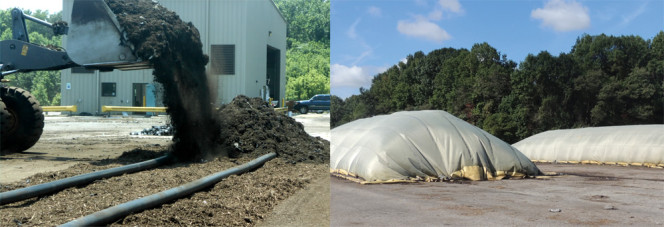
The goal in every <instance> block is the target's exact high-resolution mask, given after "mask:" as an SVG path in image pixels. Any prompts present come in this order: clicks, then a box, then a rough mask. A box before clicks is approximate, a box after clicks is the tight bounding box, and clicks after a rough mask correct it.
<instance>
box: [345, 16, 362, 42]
mask: <svg viewBox="0 0 664 227" xmlns="http://www.w3.org/2000/svg"><path fill="white" fill-rule="evenodd" d="M360 21H361V19H360V18H357V20H355V22H353V24H351V25H350V27H349V28H348V30H347V31H346V35H348V37H350V38H351V39H356V38H357V32H355V27H357V24H359V23H360Z"/></svg>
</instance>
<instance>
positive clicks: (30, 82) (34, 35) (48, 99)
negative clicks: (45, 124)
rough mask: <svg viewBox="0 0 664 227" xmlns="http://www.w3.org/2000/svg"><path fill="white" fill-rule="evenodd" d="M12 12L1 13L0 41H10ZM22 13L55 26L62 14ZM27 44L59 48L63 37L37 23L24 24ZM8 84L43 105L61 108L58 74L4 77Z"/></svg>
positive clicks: (49, 72) (8, 10)
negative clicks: (25, 92)
mask: <svg viewBox="0 0 664 227" xmlns="http://www.w3.org/2000/svg"><path fill="white" fill-rule="evenodd" d="M11 11H12V9H5V10H0V31H2V33H0V40H8V39H12V29H11V27H12V17H11ZM23 13H25V14H27V15H30V16H33V17H36V18H39V19H41V20H45V21H48V22H50V23H54V22H56V21H61V20H62V12H57V13H49V12H48V11H42V10H36V11H31V10H23ZM25 24H26V27H27V30H28V37H29V38H30V42H31V43H34V44H39V45H42V46H57V47H60V46H62V45H61V41H62V36H54V35H53V30H52V29H50V28H48V27H46V26H43V25H39V24H36V23H34V22H32V21H29V20H26V22H25ZM5 79H8V80H10V81H11V82H9V83H7V85H9V86H15V87H20V88H23V89H26V90H28V91H30V93H32V95H34V96H35V98H37V100H38V101H39V103H40V104H41V105H42V106H57V105H60V71H36V72H29V73H15V74H11V75H8V76H6V77H5Z"/></svg>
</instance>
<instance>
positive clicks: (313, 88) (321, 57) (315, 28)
mask: <svg viewBox="0 0 664 227" xmlns="http://www.w3.org/2000/svg"><path fill="white" fill-rule="evenodd" d="M275 4H276V5H277V7H278V8H279V10H280V11H281V14H282V15H283V16H284V18H285V19H286V21H287V23H288V33H287V51H286V99H288V100H301V99H308V98H310V97H311V96H313V95H315V94H326V93H330V2H329V1H325V0H276V1H275Z"/></svg>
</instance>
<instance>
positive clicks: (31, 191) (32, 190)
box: [0, 155, 172, 205]
mask: <svg viewBox="0 0 664 227" xmlns="http://www.w3.org/2000/svg"><path fill="white" fill-rule="evenodd" d="M171 160H172V158H171V155H164V156H162V157H159V158H155V159H151V160H147V161H144V162H139V163H134V164H130V165H125V166H120V167H116V168H110V169H105V170H101V171H97V172H92V173H86V174H81V175H77V176H73V177H68V178H65V179H60V180H56V181H52V182H48V183H43V184H38V185H33V186H30V187H26V188H21V189H16V190H12V191H8V192H2V193H0V205H4V204H8V203H13V202H17V201H21V200H24V199H28V198H32V197H37V196H41V195H46V194H49V193H53V192H57V191H60V190H62V189H65V188H69V187H73V186H76V185H82V184H87V183H90V182H93V181H95V180H98V179H102V178H108V177H113V176H118V175H122V174H125V173H133V172H137V171H142V170H145V169H151V168H154V167H157V166H160V165H163V164H166V163H169V162H170V161H171Z"/></svg>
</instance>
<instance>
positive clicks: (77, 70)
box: [71, 67, 95, 73]
mask: <svg viewBox="0 0 664 227" xmlns="http://www.w3.org/2000/svg"><path fill="white" fill-rule="evenodd" d="M94 72H95V71H94V70H89V69H86V68H85V67H72V68H71V73H94Z"/></svg>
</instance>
